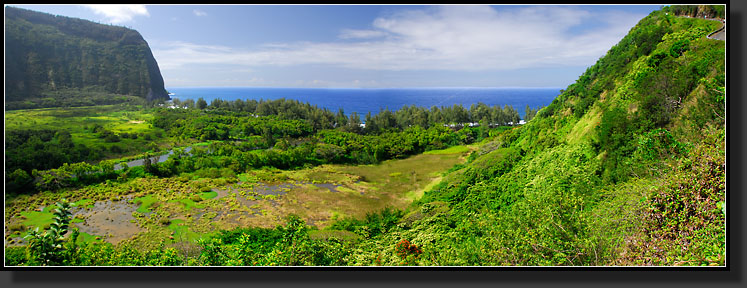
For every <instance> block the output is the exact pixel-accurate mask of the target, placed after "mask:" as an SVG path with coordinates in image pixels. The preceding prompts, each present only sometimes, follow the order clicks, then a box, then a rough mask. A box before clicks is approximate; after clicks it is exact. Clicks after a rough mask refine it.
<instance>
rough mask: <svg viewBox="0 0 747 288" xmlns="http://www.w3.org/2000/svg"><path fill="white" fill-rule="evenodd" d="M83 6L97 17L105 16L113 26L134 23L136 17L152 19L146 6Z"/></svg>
mask: <svg viewBox="0 0 747 288" xmlns="http://www.w3.org/2000/svg"><path fill="white" fill-rule="evenodd" d="M83 6H85V7H86V8H88V9H91V10H92V11H93V12H94V13H96V14H97V15H103V16H104V17H106V20H107V21H109V22H111V23H113V24H121V23H125V22H129V21H132V19H133V18H134V17H135V16H148V17H150V14H148V8H146V7H145V5H114V4H89V5H83Z"/></svg>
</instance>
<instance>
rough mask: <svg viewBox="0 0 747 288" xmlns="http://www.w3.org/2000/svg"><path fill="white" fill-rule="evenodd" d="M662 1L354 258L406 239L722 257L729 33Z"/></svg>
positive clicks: (523, 257)
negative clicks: (722, 37)
mask: <svg viewBox="0 0 747 288" xmlns="http://www.w3.org/2000/svg"><path fill="white" fill-rule="evenodd" d="M668 9H671V8H665V9H664V10H663V11H655V12H653V13H651V14H650V15H649V16H647V17H646V18H644V19H642V20H641V21H640V22H639V23H638V25H636V26H635V27H634V28H633V29H631V31H630V32H629V34H628V35H627V36H626V37H625V38H624V39H622V40H621V41H620V43H618V44H617V45H615V46H614V47H612V48H611V49H610V51H609V52H608V53H607V54H606V55H605V56H604V57H602V58H601V59H600V60H599V61H598V62H597V63H596V64H595V65H593V66H592V67H590V68H589V69H588V70H587V71H586V72H585V73H584V74H583V75H582V76H581V77H580V78H579V79H578V81H577V82H576V83H574V84H572V85H570V86H569V87H568V88H567V89H566V90H565V91H564V92H563V93H561V95H559V96H558V98H557V99H555V101H553V103H552V104H551V105H549V106H548V107H546V108H544V109H542V110H541V111H540V112H539V113H538V115H537V116H536V117H535V118H534V119H533V120H531V121H530V122H529V123H527V124H526V125H524V126H523V127H521V128H516V129H513V130H510V131H508V132H507V133H503V134H502V135H500V136H499V137H498V138H497V139H496V140H494V142H492V143H489V144H487V145H484V146H483V147H482V148H481V149H480V150H479V151H478V152H477V154H475V155H474V156H473V157H471V161H470V163H469V164H467V165H465V167H464V168H461V169H458V170H456V171H453V172H452V173H450V174H448V175H446V176H445V178H444V181H442V182H441V183H440V184H439V185H437V186H436V187H435V188H434V189H432V190H431V191H428V192H426V193H425V195H424V197H423V198H421V199H420V200H419V201H418V202H416V203H415V205H414V209H413V211H411V212H410V214H409V215H408V216H405V218H404V220H403V222H402V224H401V225H400V226H398V227H396V228H394V229H392V230H391V231H389V233H387V234H385V235H382V236H378V237H375V238H371V239H369V241H368V242H365V243H364V244H362V245H360V248H359V250H358V251H356V253H354V254H356V256H355V258H354V259H350V260H351V262H352V264H369V265H370V264H373V263H382V264H392V265H398V264H400V263H399V262H400V259H399V258H398V257H397V256H396V253H395V249H396V247H395V244H396V243H397V242H399V241H401V240H403V239H404V240H408V241H409V242H410V243H412V244H413V245H416V246H417V247H419V248H420V249H422V251H423V252H422V255H420V257H419V260H418V264H420V265H695V266H698V265H725V251H726V247H725V235H726V234H725V225H724V223H725V211H726V210H725V196H726V195H725V169H726V166H725V150H726V145H725V137H726V136H725V135H726V133H725V125H726V123H725V99H726V96H725V89H724V87H725V58H724V57H725V43H724V42H723V41H719V40H713V39H707V38H706V35H707V34H708V33H709V32H711V31H713V30H715V29H717V28H718V27H719V23H718V22H716V21H708V20H702V19H692V18H684V17H677V16H674V14H673V13H668V11H669V10H668ZM386 255H389V256H386ZM382 257H383V258H382Z"/></svg>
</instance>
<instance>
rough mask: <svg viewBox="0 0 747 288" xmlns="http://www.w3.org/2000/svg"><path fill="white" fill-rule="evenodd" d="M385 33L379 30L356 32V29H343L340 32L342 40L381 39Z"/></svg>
mask: <svg viewBox="0 0 747 288" xmlns="http://www.w3.org/2000/svg"><path fill="white" fill-rule="evenodd" d="M385 35H386V33H385V32H384V31H377V30H355V29H343V30H342V31H341V32H340V36H339V37H340V38H341V39H368V38H379V37H383V36H385Z"/></svg>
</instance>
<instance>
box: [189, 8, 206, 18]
mask: <svg viewBox="0 0 747 288" xmlns="http://www.w3.org/2000/svg"><path fill="white" fill-rule="evenodd" d="M192 13H194V14H195V16H197V17H200V16H207V13H206V12H205V11H202V10H197V9H195V10H192Z"/></svg>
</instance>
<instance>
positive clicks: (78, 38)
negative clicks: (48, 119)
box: [5, 6, 169, 109]
mask: <svg viewBox="0 0 747 288" xmlns="http://www.w3.org/2000/svg"><path fill="white" fill-rule="evenodd" d="M5 59H6V63H5V106H6V109H24V108H40V107H60V106H86V105H100V104H113V103H118V102H123V101H127V100H128V97H126V96H123V95H130V96H136V97H140V98H145V99H147V100H153V99H168V98H169V97H168V94H167V92H166V90H165V89H164V84H163V77H162V76H161V72H160V70H159V68H158V64H157V63H156V60H155V58H153V55H152V53H151V51H150V48H149V47H148V44H147V43H146V42H145V40H144V39H143V37H142V36H141V35H140V33H138V32H137V31H135V30H132V29H128V28H124V27H119V26H112V25H103V24H97V23H94V22H90V21H87V20H81V19H76V18H69V17H63V16H54V15H50V14H45V13H40V12H35V11H31V10H25V9H19V8H14V7H8V6H6V7H5Z"/></svg>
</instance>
